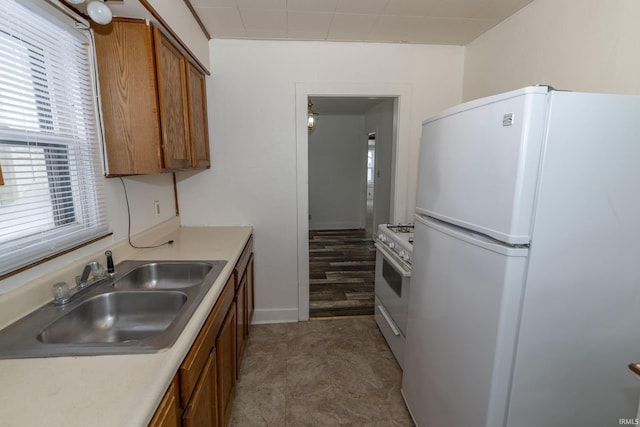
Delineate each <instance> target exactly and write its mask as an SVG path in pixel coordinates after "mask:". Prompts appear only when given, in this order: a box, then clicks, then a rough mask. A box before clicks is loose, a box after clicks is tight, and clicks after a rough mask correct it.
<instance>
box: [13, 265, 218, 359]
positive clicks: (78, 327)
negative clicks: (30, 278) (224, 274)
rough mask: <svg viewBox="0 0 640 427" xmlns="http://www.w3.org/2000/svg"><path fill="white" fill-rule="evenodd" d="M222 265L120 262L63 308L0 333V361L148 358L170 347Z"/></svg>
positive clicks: (39, 314) (36, 315)
mask: <svg viewBox="0 0 640 427" xmlns="http://www.w3.org/2000/svg"><path fill="white" fill-rule="evenodd" d="M226 263H227V262H226V261H123V262H121V263H120V264H118V265H116V272H117V273H116V275H115V276H114V277H112V278H110V279H109V280H105V281H103V282H101V283H98V284H96V285H94V287H92V288H91V289H88V290H86V291H84V292H83V293H82V295H79V296H78V297H77V298H75V299H73V300H72V301H71V302H69V303H68V304H65V305H62V306H56V305H54V304H53V303H49V304H46V305H44V306H43V307H40V308H39V309H37V310H36V311H34V312H32V313H30V314H28V315H27V316H25V317H23V318H22V319H20V320H18V321H16V322H15V323H13V324H11V325H9V326H8V327H6V328H4V329H3V330H0V359H13V358H28V357H53V356H80V355H98V354H135V353H153V352H157V351H159V350H162V349H164V348H168V347H170V346H172V345H173V344H174V343H175V341H176V339H177V338H178V336H179V335H180V333H181V332H182V330H183V329H184V327H185V326H186V324H187V323H188V322H189V319H190V318H191V316H192V315H193V313H194V311H195V310H196V309H197V308H198V305H199V304H200V302H201V301H202V299H203V298H204V296H205V295H206V293H207V291H208V290H209V289H210V288H211V285H212V284H213V283H214V282H215V281H216V279H217V277H218V275H219V274H220V272H221V271H222V269H223V268H224V266H225V265H226Z"/></svg>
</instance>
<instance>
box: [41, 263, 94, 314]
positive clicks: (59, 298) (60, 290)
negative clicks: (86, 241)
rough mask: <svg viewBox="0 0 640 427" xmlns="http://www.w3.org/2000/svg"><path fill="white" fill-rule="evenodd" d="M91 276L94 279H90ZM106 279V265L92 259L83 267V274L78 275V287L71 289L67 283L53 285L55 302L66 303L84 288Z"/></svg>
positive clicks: (58, 303) (56, 303) (57, 303)
mask: <svg viewBox="0 0 640 427" xmlns="http://www.w3.org/2000/svg"><path fill="white" fill-rule="evenodd" d="M89 276H92V278H93V280H91V281H89ZM105 279H106V275H105V271H104V267H102V265H101V264H100V263H99V262H98V261H91V262H89V263H87V265H85V266H84V268H83V269H82V274H81V275H80V276H76V287H75V288H74V289H69V286H68V285H67V284H66V283H63V282H62V283H56V284H55V285H54V287H53V296H54V300H53V304H54V305H64V304H66V303H68V302H70V301H72V300H73V299H74V297H76V296H77V295H79V294H81V293H82V291H83V290H85V289H87V288H89V287H91V286H93V285H95V284H97V283H100V282H102V281H103V280H105Z"/></svg>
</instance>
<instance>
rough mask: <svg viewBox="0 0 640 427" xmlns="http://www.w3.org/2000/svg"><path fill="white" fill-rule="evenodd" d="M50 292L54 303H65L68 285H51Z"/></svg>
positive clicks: (63, 283) (62, 283)
mask: <svg viewBox="0 0 640 427" xmlns="http://www.w3.org/2000/svg"><path fill="white" fill-rule="evenodd" d="M51 292H52V293H53V299H54V301H55V302H61V301H65V300H66V299H67V298H69V293H70V291H69V285H67V282H58V283H56V284H54V285H53V288H51Z"/></svg>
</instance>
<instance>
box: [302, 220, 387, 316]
mask: <svg viewBox="0 0 640 427" xmlns="http://www.w3.org/2000/svg"><path fill="white" fill-rule="evenodd" d="M375 262H376V252H375V248H374V246H373V241H372V240H371V235H369V234H367V232H366V231H365V230H312V231H310V232H309V276H310V277H309V315H310V317H332V316H356V315H372V314H373V311H374V310H373V307H374V295H373V282H374V276H375Z"/></svg>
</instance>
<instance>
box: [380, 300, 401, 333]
mask: <svg viewBox="0 0 640 427" xmlns="http://www.w3.org/2000/svg"><path fill="white" fill-rule="evenodd" d="M378 310H380V313H381V314H382V317H384V320H386V321H387V324H388V325H389V327H390V328H391V332H393V335H395V336H399V335H400V329H398V327H397V326H396V324H395V322H394V321H393V320H391V316H389V313H387V309H386V308H384V306H383V305H382V304H378Z"/></svg>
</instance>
